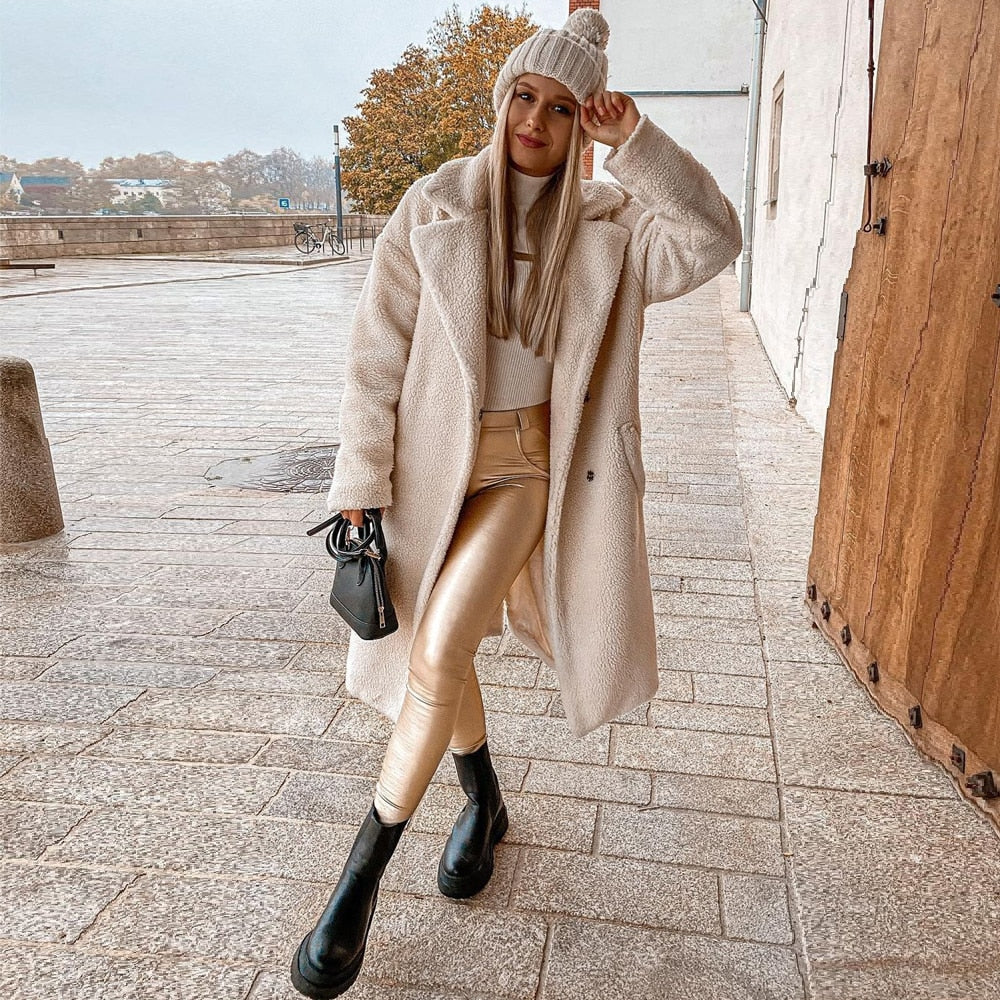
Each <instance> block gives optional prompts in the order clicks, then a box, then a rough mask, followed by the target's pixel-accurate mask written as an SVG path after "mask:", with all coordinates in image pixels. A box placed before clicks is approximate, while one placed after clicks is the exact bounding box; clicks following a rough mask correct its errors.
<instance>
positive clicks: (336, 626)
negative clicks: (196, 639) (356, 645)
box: [213, 608, 350, 643]
mask: <svg viewBox="0 0 1000 1000" xmlns="http://www.w3.org/2000/svg"><path fill="white" fill-rule="evenodd" d="M213 634H214V635H217V636H222V637H223V638H236V639H286V640H291V641H295V642H336V643H344V642H347V640H348V639H349V638H350V629H349V628H348V626H347V625H346V623H345V622H344V621H343V619H342V618H340V617H339V616H338V615H337V614H336V613H334V611H333V609H332V608H331V609H330V612H329V614H323V615H306V614H299V613H297V612H293V613H291V614H289V613H286V612H283V611H245V612H242V613H241V614H238V615H235V616H234V617H232V618H231V619H230V620H229V621H227V622H225V624H220V625H219V627H218V628H217V629H216V630H215V632H214V633H213Z"/></svg>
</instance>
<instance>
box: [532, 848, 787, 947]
mask: <svg viewBox="0 0 1000 1000" xmlns="http://www.w3.org/2000/svg"><path fill="white" fill-rule="evenodd" d="M781 884H782V886H783V885H784V883H783V882H782V883H781ZM596 887H600V888H599V891H595V888H596ZM512 905H513V906H514V908H516V909H520V910H539V911H541V912H543V913H546V912H552V911H554V912H556V913H565V914H569V915H570V916H578V917H590V918H593V919H595V920H611V921H615V922H616V923H625V924H645V925H646V926H648V927H673V928H677V929H683V930H690V931H695V932H699V933H702V934H721V931H722V928H721V924H720V921H719V887H718V882H717V878H716V876H715V874H714V873H712V872H705V871H695V870H693V869H689V868H674V867H671V866H670V865H665V864H657V863H654V862H650V861H635V860H632V859H628V858H606V857H591V856H589V855H582V854H569V853H565V852H562V851H547V850H542V849H539V848H529V849H527V850H526V851H525V854H524V859H523V861H522V862H521V866H520V868H519V870H518V874H517V883H516V885H515V886H514V894H513V897H512Z"/></svg>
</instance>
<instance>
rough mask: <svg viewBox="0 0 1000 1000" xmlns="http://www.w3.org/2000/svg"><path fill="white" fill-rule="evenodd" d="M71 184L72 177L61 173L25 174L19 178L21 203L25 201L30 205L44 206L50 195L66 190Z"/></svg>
mask: <svg viewBox="0 0 1000 1000" xmlns="http://www.w3.org/2000/svg"><path fill="white" fill-rule="evenodd" d="M72 185H73V178H72V177H63V176H61V175H53V176H42V175H35V176H28V175H25V176H24V177H22V178H21V189H22V190H21V194H22V201H21V204H23V203H24V201H27V202H28V204H30V205H42V206H44V205H45V203H46V202H47V201H48V200H49V199H50V198H51V197H52V195H58V194H62V193H63V192H65V191H68V190H69V189H70V187H72Z"/></svg>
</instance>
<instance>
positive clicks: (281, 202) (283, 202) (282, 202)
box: [278, 198, 291, 208]
mask: <svg viewBox="0 0 1000 1000" xmlns="http://www.w3.org/2000/svg"><path fill="white" fill-rule="evenodd" d="M290 204H291V202H290V201H289V199H288V198H279V199H278V208H288V207H289V205H290Z"/></svg>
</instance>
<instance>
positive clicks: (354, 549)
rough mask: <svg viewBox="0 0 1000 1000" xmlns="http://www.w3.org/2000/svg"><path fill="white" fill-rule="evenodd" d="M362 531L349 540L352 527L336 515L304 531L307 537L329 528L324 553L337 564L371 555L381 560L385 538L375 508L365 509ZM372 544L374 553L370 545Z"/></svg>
mask: <svg viewBox="0 0 1000 1000" xmlns="http://www.w3.org/2000/svg"><path fill="white" fill-rule="evenodd" d="M364 515H365V517H364V522H363V525H362V527H363V531H364V533H363V534H362V535H361V537H360V538H351V536H350V531H351V528H352V527H353V525H352V524H351V522H350V521H349V520H348V519H347V518H346V517H344V515H343V514H340V513H337V514H334V515H333V516H332V517H329V518H327V519H326V520H325V521H323V522H322V524H317V525H316V526H315V527H313V528H309V529H307V531H306V534H307V535H315V534H317V533H318V532H320V531H322V530H323V529H324V528H328V527H330V526H331V525H332V527H330V531H329V533H328V534H327V536H326V551H327V552H329V553H330V555H331V556H333V558H334V559H336V560H337V562H338V563H343V562H350V561H351V560H354V559H357V558H358V557H359V556H361V555H365V554H367V555H371V556H374V557H375V558H377V559H381V558H382V555H383V554H384V552H385V536H384V535H383V533H382V513H381V511H380V510H379V509H378V508H377V507H375V508H372V509H370V510H369V509H366V510H365V512H364ZM373 542H374V543H375V544H374V551H373V546H372V543H373Z"/></svg>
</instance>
